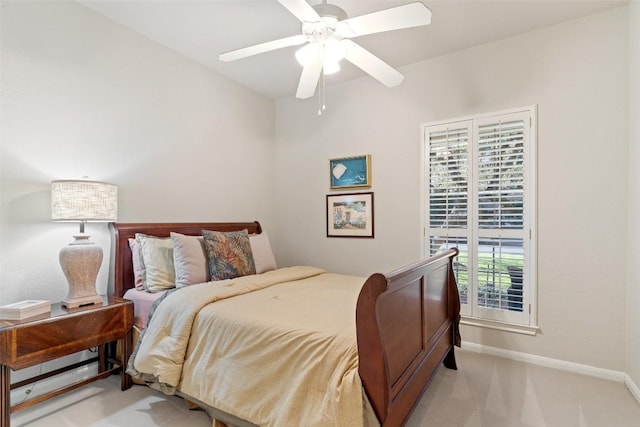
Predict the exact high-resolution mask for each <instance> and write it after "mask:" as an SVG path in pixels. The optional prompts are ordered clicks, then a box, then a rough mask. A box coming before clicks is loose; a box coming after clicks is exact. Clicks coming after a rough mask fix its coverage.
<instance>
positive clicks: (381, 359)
mask: <svg viewBox="0 0 640 427" xmlns="http://www.w3.org/2000/svg"><path fill="white" fill-rule="evenodd" d="M245 229H246V230H247V231H248V233H250V234H254V235H258V234H260V233H261V232H262V230H261V226H260V224H259V223H258V222H246V223H245V222H237V223H235V222H234V223H231V222H230V223H146V224H142V223H138V224H122V223H121V224H118V223H116V224H114V225H113V236H114V244H113V246H112V247H113V248H114V250H115V256H114V257H113V259H114V260H115V261H114V263H115V266H114V271H115V277H114V292H115V294H116V295H117V296H123V295H124V294H125V292H127V290H129V289H131V288H133V287H134V272H133V264H132V251H131V248H130V245H129V239H133V238H134V237H135V234H136V233H143V234H146V235H150V236H157V237H168V236H169V235H170V233H171V232H176V233H181V234H183V235H201V233H202V230H214V231H222V232H231V231H238V230H245ZM456 255H457V250H456V249H451V250H448V251H446V252H443V253H441V254H439V255H436V256H434V257H432V258H430V259H425V260H422V261H419V262H416V263H414V264H411V265H408V266H406V267H403V268H400V269H398V270H396V271H393V272H391V273H388V274H386V275H383V274H378V273H376V274H373V275H371V276H369V277H368V278H362V279H357V278H353V277H351V276H341V275H331V274H329V273H326V272H323V271H321V270H318V269H313V268H311V267H309V268H307V267H291V268H286V269H277V270H275V271H269V272H267V273H263V274H259V275H255V276H256V278H257V279H259V281H261V282H265V281H268V280H271V279H270V278H272V277H279V276H278V275H284V276H282V277H284V279H281V278H278V279H277V280H282V281H283V282H284V283H282V284H280V283H278V284H277V285H273V286H272V285H271V284H269V285H268V287H266V288H265V289H261V290H258V291H252V292H248V294H247V295H248V296H245V295H239V296H234V297H232V298H228V299H227V300H223V301H219V302H216V303H213V304H208V305H206V306H205V308H201V309H200V311H199V312H197V314H195V315H194V319H195V320H194V321H193V325H189V327H190V328H191V329H190V330H191V331H193V330H196V329H198V330H200V331H202V330H203V328H204V326H203V325H201V324H203V323H207V322H210V321H211V318H209V319H204V317H205V313H209V312H211V313H213V308H210V307H218V306H219V307H223V308H224V307H227V310H226V311H227V313H230V314H229V318H220V316H224V312H225V310H224V309H218V310H221V312H222V313H220V312H216V313H215V314H211V316H213V317H212V318H214V319H215V320H216V321H217V322H218V321H222V322H223V323H216V325H217V326H216V328H214V330H208V331H206V332H205V333H204V334H206V335H207V336H208V338H207V339H205V340H200V341H194V339H195V338H193V337H192V338H190V341H189V346H188V348H187V350H186V355H185V360H188V359H189V358H190V357H191V356H192V355H190V354H189V352H195V351H197V350H195V349H196V348H197V347H198V346H199V345H200V342H202V341H207V342H208V341H211V340H212V337H214V334H216V331H223V330H224V334H223V333H222V332H221V333H220V334H219V335H228V334H229V332H228V331H227V330H226V329H223V327H222V326H220V325H226V324H227V323H228V322H231V321H232V320H233V317H234V315H235V316H236V317H238V316H241V315H242V314H241V313H242V312H241V311H240V310H239V307H241V305H242V304H244V301H246V304H253V303H256V301H257V304H258V305H256V307H257V308H256V310H258V311H259V310H260V308H261V307H263V305H268V304H271V303H272V302H273V303H274V304H275V301H280V300H287V298H288V297H286V296H285V294H284V293H282V292H284V291H283V290H280V287H282V289H287V288H291V289H294V292H298V289H302V288H303V287H304V286H308V287H310V288H313V289H315V291H314V292H320V294H318V293H316V294H315V295H316V296H314V297H313V298H316V299H317V301H318V304H319V306H322V304H325V306H326V307H330V308H329V309H327V310H326V312H325V313H324V314H325V319H327V320H326V321H327V329H331V327H332V326H329V324H331V323H332V322H333V321H335V319H334V318H336V317H339V315H338V314H336V313H337V312H338V310H340V306H342V305H344V304H347V308H346V312H347V317H348V318H350V319H353V318H354V319H355V322H353V321H352V320H351V322H352V323H354V329H355V334H354V335H355V337H353V347H354V348H355V349H356V350H355V351H356V354H355V362H354V363H355V369H356V373H355V374H354V377H355V378H353V381H351V382H353V383H354V384H356V385H357V386H358V387H360V388H359V390H360V395H361V401H362V406H363V408H364V409H363V412H362V413H363V414H364V415H363V416H364V418H365V420H364V421H363V422H362V425H376V424H380V425H384V426H400V425H403V424H404V423H405V422H406V420H407V419H408V418H409V416H410V414H411V412H412V410H413V408H414V407H415V405H416V403H417V402H418V400H419V398H420V397H421V395H422V394H423V392H424V391H425V389H426V388H427V386H428V384H429V382H430V380H431V379H432V378H433V376H434V375H435V372H436V370H437V369H438V367H439V365H440V363H444V365H445V366H446V367H448V368H451V369H456V362H455V356H454V345H459V344H460V337H459V334H458V322H459V308H460V303H459V296H458V290H457V287H456V281H455V277H454V275H453V270H452V262H453V258H454V257H455V256H456ZM298 269H302V270H304V271H305V274H306V275H305V276H303V277H301V278H297V277H293V276H291V277H290V276H289V275H291V274H294V273H296V274H297V272H298ZM262 276H264V277H262ZM307 276H314V277H312V278H310V279H309V278H307ZM315 277H318V278H320V281H321V283H324V284H326V285H327V289H329V288H332V286H333V288H336V289H337V291H336V292H337V293H336V295H342V294H341V293H340V292H343V289H346V288H343V287H342V284H340V285H335V284H333V283H332V282H333V281H334V279H335V280H345V281H346V282H349V283H351V284H353V283H354V280H355V281H356V282H357V283H356V284H355V286H356V288H355V294H352V295H351V296H349V294H344V295H347V296H346V297H345V299H347V300H348V299H349V298H352V297H353V301H354V302H355V304H353V305H352V306H353V310H351V309H350V308H349V307H350V306H349V305H348V304H351V300H348V301H347V302H346V303H345V301H344V300H340V301H336V302H335V307H336V309H335V310H334V309H333V305H332V303H331V302H330V301H329V300H326V301H325V296H326V295H328V293H329V292H333V291H327V290H325V288H324V287H322V286H319V285H317V284H314V283H315V282H309V281H310V280H316V278H315ZM240 279H242V280H240V281H238V284H237V285H235V284H234V286H236V287H238V288H241V287H243V286H244V287H247V288H249V289H251V290H253V289H255V285H253V284H246V283H245V281H244V279H246V280H249V279H248V278H247V276H245V277H243V278H240ZM274 280H276V279H274ZM357 280H359V281H357ZM346 282H345V283H346ZM221 283H222V282H220V284H216V282H212V283H207V284H203V285H195V286H190V287H188V291H187V292H183V291H182V289H179V290H177V291H175V292H173V294H172V295H169V296H167V298H166V299H165V300H164V301H163V302H162V303H161V304H159V305H158V307H157V308H156V313H157V312H158V311H161V308H160V307H163V306H165V307H163V309H164V308H166V310H168V308H167V307H169V306H170V305H171V302H170V300H172V301H173V304H174V305H176V306H177V307H182V306H181V305H179V304H182V302H178V301H179V299H180V298H183V299H185V298H187V297H188V295H189V292H191V293H192V295H193V299H199V298H201V295H204V294H202V293H201V292H202V290H204V288H206V287H210V288H215V289H218V290H219V289H220V286H222V284H221ZM225 283H226V282H225ZM233 283H235V282H233ZM233 283H232V284H233ZM247 283H248V282H247ZM294 285H295V286H294ZM323 286H324V285H323ZM345 286H346V285H345ZM227 288H230V289H232V288H233V287H232V286H230V285H229V286H227ZM318 289H319V291H318ZM323 292H324V293H323ZM260 295H263V299H259V296H260ZM317 295H320V297H318V296H317ZM353 295H355V296H353ZM296 298H302V297H298V296H296V297H291V301H294V302H295V301H301V304H305V302H304V300H302V299H298V300H296ZM327 298H328V297H327ZM340 298H341V297H340ZM213 299H217V298H213ZM252 299H253V300H256V301H253V302H252ZM316 299H314V300H313V301H314V306H315V301H316ZM230 303H234V304H237V305H236V306H235V307H236V308H229V307H233V306H229V304H230ZM279 303H280V304H282V303H284V302H283V301H280V302H279ZM294 305H295V304H294ZM274 307H276V308H274V309H273V310H275V311H274V316H275V315H276V314H277V315H278V316H280V314H283V316H284V318H286V317H287V315H286V313H276V311H278V312H279V311H281V309H280V308H277V307H280V306H274ZM305 307H306V306H305ZM295 309H296V308H295V307H293V308H292V310H295ZM166 310H165V311H166ZM180 310H181V309H178V311H180ZM297 310H298V312H297V314H295V315H290V316H289V317H290V318H295V319H296V322H295V323H296V325H293V329H294V330H296V331H299V330H301V329H303V328H302V327H301V326H300V325H298V320H299V323H300V324H305V322H306V317H307V314H308V313H307V311H309V310H308V309H307V308H304V309H302V310H301V309H300V307H298V308H297ZM311 311H313V310H311ZM343 311H344V310H343ZM156 313H154V314H153V318H152V321H151V322H154V321H156V316H157V315H159V314H156ZM349 313H352V314H349ZM253 315H258V314H256V312H255V311H254V309H253V308H252V309H251V310H250V312H248V313H247V316H248V317H251V316H253ZM296 316H297V317H296ZM230 319H231V320H230ZM265 319H266V318H265ZM242 320H243V319H239V321H240V323H241V322H242ZM269 321H271V319H270V318H269ZM224 322H227V323H224ZM309 322H311V323H313V322H312V321H309ZM316 322H317V320H316ZM265 323H268V322H267V321H266V320H265ZM347 323H348V322H347ZM278 326H279V325H278ZM259 327H260V328H262V325H260V326H259ZM149 329H152V327H151V323H150V326H149ZM320 329H324V326H322V325H321V327H320ZM345 330H346V331H347V332H346V333H345V334H343V335H345V336H346V337H347V339H351V336H350V335H349V333H348V331H349V328H348V327H347V328H345ZM323 332H324V331H323ZM200 333H201V334H202V332H200ZM246 334H247V332H246V330H245V332H243V333H242V335H243V336H245V335H246ZM340 334H341V333H340V332H338V335H340ZM294 335H295V334H294ZM303 335H305V336H307V335H309V334H308V333H307V332H304V334H303ZM268 336H269V335H268V332H265V331H262V330H261V331H260V332H259V333H256V335H255V337H256V338H255V340H256V341H257V340H260V339H263V338H264V337H268ZM281 336H283V335H282V333H280V335H277V334H276V335H274V337H281ZM290 336H291V335H290V334H289V333H288V334H287V335H286V337H287V340H289V338H290ZM236 338H237V337H236ZM343 338H344V337H343V336H340V337H338V338H335V339H332V340H330V341H331V345H333V342H334V341H340V340H342V339H343ZM146 339H151V338H147V337H146V336H145V337H143V340H142V341H144V340H146ZM264 339H267V338H264ZM234 340H236V341H237V339H235V338H234V339H232V341H234ZM283 340H284V339H283ZM276 341H278V339H271V341H269V343H270V344H269V345H271V343H273V345H278V343H277V342H276ZM252 342H253V341H252ZM194 343H196V344H197V345H196V344H194ZM164 344H165V343H164V342H160V343H159V344H158V346H159V347H161V346H162V345H164ZM154 345H155V344H154ZM207 345H209V344H207ZM292 345H293V346H296V345H298V344H296V342H295V341H294V342H293V343H292ZM141 347H142V346H141ZM325 347H326V346H325V344H322V346H321V347H319V348H323V349H324V348H325ZM221 348H222V347H221ZM229 348H230V349H231V350H229ZM198 351H202V350H198ZM223 351H224V352H228V353H225V354H220V355H218V356H219V360H222V361H224V362H225V363H226V365H225V366H229V367H230V368H229V370H228V371H227V370H224V371H218V374H217V375H216V374H215V373H212V372H214V371H213V370H212V368H211V367H210V366H208V365H207V364H204V363H200V361H199V360H195V361H194V360H191V362H190V363H191V365H193V369H194V370H196V371H195V373H190V375H192V376H193V378H195V379H196V380H197V381H200V382H199V385H198V384H196V386H189V387H185V385H186V384H187V383H189V382H191V381H192V380H189V381H187V380H186V379H183V378H181V379H180V381H179V382H177V383H176V384H177V385H176V386H175V388H174V389H173V390H170V391H171V392H175V393H176V394H178V395H181V396H182V397H184V398H185V399H187V400H189V401H191V402H195V403H197V404H199V405H200V406H202V407H204V408H205V409H206V410H207V411H208V412H209V414H211V416H212V418H213V419H214V425H225V424H227V425H231V426H251V425H255V424H262V423H264V421H259V420H257V421H256V420H248V419H246V418H243V417H242V414H243V412H242V411H239V410H238V411H236V410H235V408H234V406H233V405H231V406H229V405H226V406H225V404H226V403H228V402H225V401H224V399H223V400H222V401H220V400H216V401H215V402H218V403H220V404H216V405H213V404H211V401H210V400H209V393H210V392H211V390H219V389H221V388H224V389H225V390H227V391H229V394H228V395H229V397H230V400H233V399H231V397H232V396H233V387H236V386H239V385H240V384H243V383H245V384H246V381H247V380H248V379H256V381H258V380H259V379H260V378H263V377H264V379H265V380H267V381H273V384H275V383H276V380H278V381H280V380H282V370H280V371H278V373H277V374H276V373H275V372H273V373H271V372H270V370H269V369H263V368H260V369H258V368H256V369H254V368H253V367H252V366H248V367H247V370H246V371H245V372H240V374H239V375H240V377H232V376H231V375H232V373H233V372H235V371H236V370H237V369H236V368H237V366H236V365H237V364H234V360H233V358H234V357H235V356H234V354H241V352H242V351H241V350H237V349H234V348H233V347H228V346H227V345H226V344H225V346H224V347H223V348H222V349H213V350H211V349H210V348H207V350H206V354H207V355H208V354H213V353H218V352H223ZM313 351H314V352H315V353H313V352H312V354H319V352H318V351H316V350H315V349H314V350H313ZM323 351H324V350H323ZM172 352H173V350H172ZM304 352H305V348H303V347H298V348H297V350H296V351H295V352H294V353H292V354H294V355H297V354H298V353H304ZM279 354H281V355H282V357H285V355H286V354H288V353H287V350H282V352H281V353H279ZM133 357H134V358H135V354H134V356H133ZM198 357H200V356H198ZM238 357H241V356H238ZM345 358H348V356H345ZM334 359H340V358H334ZM136 361H137V359H136ZM338 362H340V360H338ZM185 363H186V362H185ZM278 363H280V364H282V363H283V361H282V360H278ZM287 363H288V362H287ZM297 363H298V362H297V361H295V360H293V361H291V362H290V363H289V365H287V364H286V363H285V364H284V365H282V366H287V369H288V370H289V371H290V372H291V374H292V378H291V379H290V380H289V384H290V387H291V389H293V388H295V387H297V385H296V379H295V378H298V379H299V378H311V379H312V380H317V375H316V374H315V373H314V374H313V375H312V376H311V377H309V376H307V377H300V376H296V374H297V371H295V370H296V369H297ZM130 366H131V364H130ZM273 366H280V365H278V364H276V365H273ZM316 368H317V369H320V368H321V367H320V368H319V367H316ZM185 369H186V368H185ZM190 369H191V368H190ZM274 369H275V368H274ZM320 370H322V369H320ZM345 372H346V371H345ZM269 375H272V376H273V378H271V379H269V378H268V377H269ZM276 376H277V377H278V378H276ZM334 376H335V375H334ZM345 378H347V376H346V375H345V376H344V377H343V378H341V379H340V381H342V382H339V384H341V385H340V386H339V387H338V388H339V389H340V390H338V392H335V391H333V390H332V391H322V393H327V394H330V393H334V394H336V396H338V397H339V396H340V392H344V390H343V388H345V389H346V388H347V386H346V385H345V384H344V382H345V381H346V380H345ZM303 381H306V380H303ZM256 384H258V383H256ZM327 387H330V386H327ZM331 387H332V386H331ZM156 388H158V387H156ZM169 388H171V387H169ZM184 388H187V389H188V391H185V390H184ZM160 389H162V387H160ZM273 390H274V393H280V394H278V395H277V396H263V395H262V394H261V395H260V399H262V398H263V397H264V402H278V401H279V399H282V400H284V399H286V396H285V395H287V394H288V392H289V390H284V392H283V390H282V389H280V390H279V389H278V388H277V386H275V385H274V387H273ZM362 390H364V392H363V391H362ZM164 391H166V390H164ZM292 392H293V391H292ZM225 393H226V392H225ZM260 393H263V391H261V392H260ZM309 393H310V392H308V391H305V394H309ZM322 393H321V394H322ZM307 397H308V396H307ZM241 406H244V405H241ZM243 409H244V408H243ZM258 409H259V411H262V412H266V413H268V412H269V411H271V410H274V411H275V410H276V409H275V408H273V409H272V408H271V407H262V408H258ZM306 409H308V408H306ZM277 410H278V411H282V410H288V409H286V408H285V409H282V408H277ZM290 410H292V411H299V410H300V408H295V405H293V409H291V408H290ZM322 410H323V411H324V410H325V409H322ZM239 414H240V415H239ZM282 419H288V418H287V414H286V413H285V414H284V418H280V420H282ZM334 423H336V421H334ZM343 425H345V424H343Z"/></svg>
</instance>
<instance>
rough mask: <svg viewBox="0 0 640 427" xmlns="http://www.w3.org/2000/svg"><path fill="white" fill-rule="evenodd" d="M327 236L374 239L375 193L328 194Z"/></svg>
mask: <svg viewBox="0 0 640 427" xmlns="http://www.w3.org/2000/svg"><path fill="white" fill-rule="evenodd" d="M327 237H365V238H370V239H373V193H351V194H327Z"/></svg>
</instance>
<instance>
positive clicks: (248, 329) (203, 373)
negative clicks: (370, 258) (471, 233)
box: [127, 267, 375, 427]
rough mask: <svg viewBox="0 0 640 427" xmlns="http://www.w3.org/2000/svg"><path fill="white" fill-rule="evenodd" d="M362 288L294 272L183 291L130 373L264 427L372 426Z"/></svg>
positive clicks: (168, 302) (349, 279)
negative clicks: (364, 380) (361, 341)
mask: <svg viewBox="0 0 640 427" xmlns="http://www.w3.org/2000/svg"><path fill="white" fill-rule="evenodd" d="M363 283H364V279H363V278H360V277H353V276H343V275H336V274H329V273H325V272H324V271H323V270H320V269H317V268H313V267H291V268H283V269H278V270H275V271H271V272H268V273H263V274H260V275H254V276H245V277H241V278H237V279H232V280H225V281H220V282H210V283H205V284H201V285H195V286H190V287H187V288H183V289H181V290H179V291H176V292H174V293H173V294H171V295H169V296H168V297H167V298H166V299H165V300H164V301H163V302H162V303H161V304H160V305H159V306H158V307H157V309H156V310H155V312H154V313H153V318H152V320H151V321H150V323H149V325H148V327H147V329H146V331H145V333H144V336H143V339H142V340H141V342H140V344H139V346H138V348H137V350H136V352H135V353H134V354H133V356H132V357H131V360H130V362H129V370H128V371H127V372H128V373H130V374H131V375H133V376H134V377H135V378H139V379H143V380H145V381H147V382H149V383H150V385H151V386H153V387H155V388H158V389H161V390H162V391H164V392H166V393H174V392H175V391H176V390H180V392H181V393H184V394H186V395H189V396H192V397H194V398H195V399H197V400H200V401H201V402H203V403H206V404H208V405H210V406H213V407H215V408H217V409H220V410H222V411H225V412H227V413H230V414H232V415H235V416H236V417H239V418H242V419H245V420H247V421H250V422H252V423H254V424H257V425H260V426H303V425H304V426H332V425H333V426H350V427H351V426H354V427H356V426H362V425H365V424H370V423H371V422H372V421H373V420H375V416H374V415H373V413H372V411H371V409H370V406H368V405H367V404H366V403H367V402H366V397H364V393H363V388H362V384H361V382H360V377H359V375H358V352H357V344H356V332H355V307H356V302H357V298H358V294H359V292H360V289H361V287H362V285H363Z"/></svg>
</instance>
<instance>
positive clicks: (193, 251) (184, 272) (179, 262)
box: [171, 232, 209, 288]
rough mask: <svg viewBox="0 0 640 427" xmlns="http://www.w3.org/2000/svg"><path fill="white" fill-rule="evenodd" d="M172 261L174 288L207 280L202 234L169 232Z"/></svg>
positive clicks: (207, 272)
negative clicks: (174, 279)
mask: <svg viewBox="0 0 640 427" xmlns="http://www.w3.org/2000/svg"><path fill="white" fill-rule="evenodd" d="M171 243H172V244H173V261H174V266H175V271H176V288H182V287H184V286H189V285H195V284H198V283H204V282H208V281H209V268H208V267H207V255H206V253H205V250H204V238H203V237H202V236H186V235H184V234H180V233H173V232H172V233H171Z"/></svg>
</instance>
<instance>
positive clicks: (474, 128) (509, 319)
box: [420, 105, 538, 335]
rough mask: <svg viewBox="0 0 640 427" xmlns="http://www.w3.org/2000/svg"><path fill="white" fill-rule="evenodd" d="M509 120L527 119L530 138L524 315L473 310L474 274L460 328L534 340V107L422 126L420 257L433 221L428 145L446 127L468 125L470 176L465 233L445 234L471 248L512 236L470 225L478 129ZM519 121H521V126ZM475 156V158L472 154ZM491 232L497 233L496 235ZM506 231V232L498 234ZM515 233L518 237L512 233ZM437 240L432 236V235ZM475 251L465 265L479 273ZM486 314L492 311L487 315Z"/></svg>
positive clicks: (426, 253)
mask: <svg viewBox="0 0 640 427" xmlns="http://www.w3.org/2000/svg"><path fill="white" fill-rule="evenodd" d="M508 116H521V117H523V118H524V120H526V119H528V121H529V127H528V135H527V136H526V138H528V140H525V146H524V152H523V161H524V176H523V181H524V194H523V203H524V206H525V207H524V208H523V209H524V211H525V212H524V213H523V214H524V215H523V221H524V223H523V229H522V230H519V232H520V233H521V235H522V238H523V239H524V241H523V258H524V263H525V265H526V269H525V271H526V272H527V273H526V274H525V275H524V277H523V292H524V294H523V311H522V314H520V313H518V314H516V315H513V313H509V312H508V311H505V310H495V309H482V308H480V307H475V306H476V301H475V296H476V292H477V289H478V281H477V278H476V277H475V276H474V275H473V274H472V281H473V282H471V280H470V283H469V284H468V286H469V289H468V295H469V296H468V306H467V307H464V305H463V311H462V323H465V324H469V325H474V326H482V327H488V328H492V329H500V330H506V331H511V332H519V333H524V334H528V335H535V333H536V332H537V331H538V326H537V325H538V316H537V312H538V309H537V304H538V292H537V233H536V228H537V185H536V183H537V106H536V105H531V106H526V107H519V108H512V109H508V110H502V111H495V112H490V113H483V114H475V115H470V116H464V117H458V118H453V119H447V120H439V121H433V122H427V123H423V124H422V126H421V131H422V147H421V150H422V155H421V156H420V159H421V184H420V185H421V199H422V200H421V203H420V207H421V213H420V218H421V227H422V230H423V233H422V236H421V245H420V249H421V255H422V256H423V257H425V256H429V248H428V247H429V241H430V234H429V233H430V230H431V222H430V215H431V212H430V211H429V203H430V200H429V194H430V190H429V187H430V186H429V172H430V171H429V165H430V145H429V134H430V132H431V133H433V132H434V131H436V130H437V129H438V128H440V129H443V128H446V127H447V126H449V127H451V128H453V129H457V128H456V126H466V127H467V129H469V138H468V140H469V141H468V152H469V153H468V165H467V167H468V171H469V175H470V176H469V177H468V182H467V228H466V229H462V230H459V229H456V228H448V229H447V232H448V233H449V234H448V236H449V237H454V236H459V237H465V238H467V237H468V240H467V244H468V245H469V247H470V248H471V249H473V248H474V247H475V246H473V245H474V243H476V244H477V242H478V241H479V239H482V238H485V236H486V235H487V234H488V235H492V234H493V235H500V236H503V237H512V236H514V233H511V232H510V231H508V232H505V233H502V232H501V231H500V230H498V229H489V230H488V231H489V233H485V232H484V231H483V232H480V231H479V220H476V221H475V222H473V221H474V218H476V219H477V218H478V211H477V209H478V206H477V205H478V185H477V184H476V180H477V179H478V173H479V170H478V164H477V162H478V157H479V153H478V150H479V148H478V146H479V143H478V135H479V126H480V125H481V124H482V123H487V122H491V121H494V122H497V121H498V120H499V119H500V118H506V117H508ZM524 120H523V121H524ZM525 126H526V122H525ZM472 151H473V153H472ZM493 230H497V232H494V231H493ZM502 231H506V230H502ZM515 234H517V233H515ZM434 235H435V234H434ZM476 254H477V251H476V250H469V251H468V256H469V259H468V261H467V263H468V265H470V266H472V268H473V269H474V270H475V269H477V262H476V259H475V258H476ZM485 310H487V311H488V310H490V311H491V313H488V312H486V311H485Z"/></svg>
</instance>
